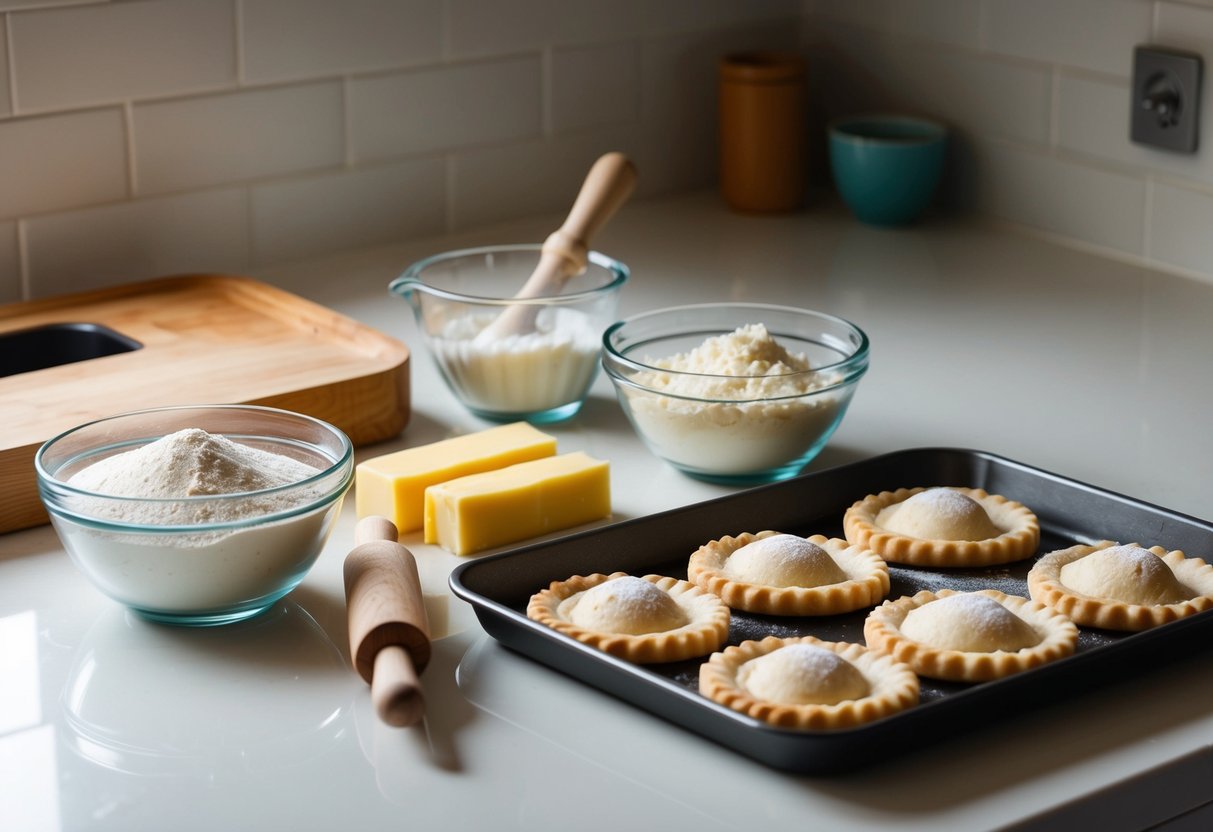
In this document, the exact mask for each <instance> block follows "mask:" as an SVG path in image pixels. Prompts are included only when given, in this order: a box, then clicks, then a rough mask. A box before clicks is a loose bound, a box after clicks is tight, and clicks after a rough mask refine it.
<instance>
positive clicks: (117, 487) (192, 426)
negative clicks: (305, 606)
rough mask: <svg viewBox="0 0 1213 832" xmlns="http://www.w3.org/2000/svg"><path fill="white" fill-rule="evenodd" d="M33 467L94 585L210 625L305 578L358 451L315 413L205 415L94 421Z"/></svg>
mask: <svg viewBox="0 0 1213 832" xmlns="http://www.w3.org/2000/svg"><path fill="white" fill-rule="evenodd" d="M34 465H35V468H36V471H37V476H38V489H39V494H40V496H41V497H42V502H43V505H45V506H46V510H47V512H48V513H49V514H50V518H51V523H52V524H53V525H54V528H55V531H56V532H57V533H58V535H59V539H60V540H61V541H62V542H63V546H64V548H65V549H67V552H68V554H69V555H70V556H71V558H72V560H73V561H74V562H75V564H76V565H77V566H78V567H79V568H80V570H81V571H82V572H83V573H84V574H85V576H87V577H88V578H89V579H90V580H91V581H92V582H93V584H94V585H96V587H97V588H98V589H100V590H101V591H102V592H103V593H105V594H106V595H108V596H109V597H111V598H113V599H114V600H116V601H118V602H120V603H122V604H125V605H126V606H128V607H130V608H131V609H133V610H135V611H136V612H138V613H140V614H141V615H143V616H144V617H146V618H150V619H152V620H156V621H161V622H165V623H172V624H183V625H192V626H212V625H217V624H226V623H230V622H233V621H240V620H243V619H245V618H249V617H251V616H254V615H257V614H258V613H261V612H264V611H265V610H267V609H269V607H270V606H272V605H273V604H274V602H276V601H277V600H278V599H280V598H282V597H283V596H284V595H286V594H287V593H288V592H290V591H291V590H292V589H294V588H295V587H296V586H297V585H298V584H299V582H300V581H302V580H303V577H304V576H305V575H306V574H307V572H308V570H309V569H310V568H311V567H312V564H313V563H315V561H316V558H317V557H319V555H320V551H321V549H322V548H323V547H324V543H325V541H326V540H327V539H328V536H329V533H330V532H331V531H332V528H333V524H334V522H335V520H336V517H337V514H338V513H339V511H340V509H341V502H342V499H343V498H344V496H345V493H346V492H347V491H348V490H349V487H350V483H351V482H352V480H353V470H354V452H353V447H352V446H351V444H350V440H349V438H348V437H346V435H345V434H344V433H342V432H341V431H340V430H338V429H337V428H335V427H333V426H332V425H330V424H328V423H326V422H322V421H320V420H319V419H313V418H311V417H310V416H304V415H301V414H298V413H291V412H289V411H285V410H277V409H274V408H268V407H255V406H250V405H208V406H187V407H168V408H160V409H155V410H144V411H138V412H135V413H126V414H122V415H119V416H112V417H109V418H106V419H100V420H97V421H94V422H89V423H87V424H84V425H81V426H79V427H76V428H73V429H71V430H69V431H66V432H64V433H61V434H60V435H58V436H56V437H55V438H53V439H51V440H49V441H47V442H46V443H45V444H44V445H43V446H42V447H41V448H40V449H39V450H38V453H37V454H36V456H35V459H34Z"/></svg>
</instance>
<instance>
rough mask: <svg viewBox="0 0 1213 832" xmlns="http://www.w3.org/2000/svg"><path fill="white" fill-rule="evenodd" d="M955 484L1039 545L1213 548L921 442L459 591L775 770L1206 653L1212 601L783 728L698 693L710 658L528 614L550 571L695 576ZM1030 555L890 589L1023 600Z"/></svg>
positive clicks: (835, 758)
mask: <svg viewBox="0 0 1213 832" xmlns="http://www.w3.org/2000/svg"><path fill="white" fill-rule="evenodd" d="M930 485H958V486H969V487H978V488H984V489H986V490H987V491H989V492H990V493H995V494H1001V495H1003V496H1005V497H1008V498H1010V499H1013V500H1018V501H1020V502H1022V503H1024V504H1025V505H1027V506H1028V507H1030V508H1031V509H1032V510H1033V511H1035V512H1036V515H1037V517H1038V518H1039V519H1040V526H1041V542H1040V548H1039V553H1044V552H1049V551H1052V550H1054V549H1059V548H1064V547H1067V546H1072V545H1074V544H1076V543H1093V542H1095V541H1098V540H1104V539H1108V540H1116V541H1120V542H1138V543H1141V544H1143V545H1147V546H1149V545H1156V544H1157V545H1162V546H1165V547H1166V548H1168V549H1181V550H1183V551H1184V552H1186V553H1187V554H1189V555H1190V556H1199V557H1205V559H1206V560H1208V559H1209V558H1208V553H1209V552H1213V524H1211V523H1208V522H1206V521H1203V520H1198V519H1196V518H1194V517H1189V516H1186V515H1183V514H1179V513H1177V512H1174V511H1170V510H1168V509H1165V508H1160V507H1158V506H1155V505H1150V504H1148V503H1144V502H1141V501H1139V500H1134V499H1131V498H1129V497H1125V496H1122V495H1120V494H1115V493H1112V492H1110V491H1106V490H1103V489H1100V488H1096V487H1094V486H1092V485H1088V484H1085V483H1082V482H1078V481H1075V480H1072V479H1068V478H1066V477H1063V476H1059V475H1057V474H1053V473H1049V472H1047V471H1042V470H1040V469H1037V468H1033V467H1030V466H1028V465H1024V464H1022V463H1019V462H1014V461H1012V460H1009V459H1005V458H1003V457H999V456H996V455H994V454H990V453H986V452H982V451H973V450H964V449H955V448H916V449H910V450H906V451H898V452H895V453H891V454H887V455H884V456H879V457H875V458H872V459H868V460H865V461H861V462H856V463H853V464H849V465H844V466H840V467H837V468H831V469H828V470H824V471H820V472H816V473H812V474H805V475H801V476H799V477H796V478H794V479H790V480H786V481H784V482H781V483H775V484H772V485H767V486H761V487H757V488H752V489H749V490H746V491H742V492H739V493H737V494H733V495H729V496H726V497H721V498H718V499H714V500H709V501H706V502H702V503H697V504H694V505H690V506H686V507H683V508H679V509H674V510H671V511H666V512H662V513H659V514H654V515H650V516H647V517H641V518H637V519H634V520H627V521H624V522H620V523H616V524H613V525H609V526H603V527H600V528H597V529H593V530H590V531H586V532H582V533H579V534H573V535H570V536H567V537H563V538H559V539H557V540H551V541H547V542H544V543H539V544H535V545H531V546H526V547H523V548H519V549H514V550H511V551H509V552H502V553H500V554H497V555H492V556H488V557H485V558H483V559H480V560H476V561H470V562H468V563H464V564H461V565H460V566H459V567H457V568H456V569H455V570H454V571H453V572H452V573H451V577H450V585H451V589H452V590H453V591H454V593H455V594H456V595H457V596H458V597H460V598H463V599H465V600H466V601H468V602H470V603H471V604H472V606H473V608H474V610H475V613H476V616H477V617H478V618H479V620H480V623H481V624H482V626H483V627H484V629H485V630H486V631H487V632H488V633H489V634H490V635H492V636H493V637H494V638H496V639H497V640H498V641H500V642H501V643H502V644H504V645H506V646H507V647H509V648H512V649H513V650H516V651H518V652H520V653H523V654H525V655H527V656H530V657H531V658H533V659H536V660H538V661H540V662H542V663H544V664H546V665H549V666H551V667H553V668H555V669H557V670H559V671H561V672H563V673H566V674H568V675H570V676H572V677H574V678H577V679H580V680H581V681H583V682H585V683H587V684H589V685H592V686H594V687H597V688H600V689H601V690H603V691H606V692H608V693H611V694H613V695H615V696H617V697H619V698H620V699H623V700H625V701H627V702H631V703H632V704H634V705H637V706H639V707H641V708H643V709H645V710H648V711H651V712H652V713H654V714H656V715H657V716H660V717H662V718H664V719H666V720H669V721H670V722H672V723H675V724H677V725H680V726H682V727H684V728H687V729H689V730H691V731H694V732H696V733H698V734H701V735H703V736H704V737H707V738H709V739H711V740H714V741H716V742H718V743H721V744H722V745H725V746H727V747H729V748H732V749H734V750H736V751H739V752H741V753H742V754H745V755H747V756H749V757H752V758H754V759H756V760H759V761H761V762H763V763H766V764H768V765H770V766H773V767H775V768H779V769H784V770H788V771H795V772H799V773H805V774H827V773H838V772H843V771H847V770H850V769H854V768H857V767H859V766H862V765H865V764H867V763H869V762H872V761H874V760H876V759H878V758H887V757H888V756H889V755H890V754H899V753H906V752H909V751H910V750H912V749H914V748H917V747H921V746H923V745H924V744H925V743H927V742H934V741H938V740H942V739H944V738H947V737H950V736H954V735H956V734H958V733H960V732H963V731H968V730H971V729H974V728H977V727H979V726H981V725H983V724H988V723H989V721H990V714H992V713H994V714H998V715H999V719H1000V721H1001V720H1002V719H1003V718H1005V717H1007V716H1009V715H1013V714H1016V713H1021V712H1023V711H1026V710H1028V709H1031V708H1033V707H1038V706H1040V705H1042V704H1047V703H1049V702H1052V701H1055V700H1057V699H1058V698H1061V697H1070V696H1072V695H1074V694H1077V693H1081V692H1082V691H1085V690H1090V689H1093V688H1097V687H1101V686H1104V685H1106V684H1109V683H1111V682H1113V681H1114V680H1115V679H1116V678H1117V677H1118V676H1123V674H1124V668H1125V667H1134V668H1137V669H1138V670H1140V669H1142V668H1146V669H1148V668H1149V667H1152V666H1157V665H1159V664H1162V663H1165V662H1167V661H1170V660H1172V659H1174V658H1176V657H1179V656H1181V655H1190V654H1191V652H1192V651H1193V650H1203V649H1207V648H1208V645H1209V644H1210V643H1211V639H1210V636H1211V635H1213V610H1211V611H1207V612H1203V613H1200V614H1198V615H1193V616H1189V617H1187V618H1184V619H1181V620H1179V621H1175V622H1172V623H1169V624H1166V625H1163V626H1161V627H1156V628H1154V629H1152V630H1147V631H1145V632H1141V633H1133V634H1129V633H1117V632H1112V631H1105V630H1095V629H1089V628H1085V627H1084V628H1080V633H1079V639H1078V649H1077V650H1076V652H1075V654H1074V655H1073V656H1070V657H1068V658H1066V659H1063V660H1060V661H1057V662H1054V663H1051V664H1047V665H1044V666H1042V667H1039V668H1035V669H1033V670H1029V671H1026V672H1023V673H1020V674H1018V675H1015V676H1011V677H1008V678H1006V679H1001V680H997V681H992V682H984V683H981V684H975V685H964V684H958V683H948V682H940V681H936V680H933V679H927V678H922V679H921V683H922V698H921V703H920V704H919V705H918V706H917V707H914V708H911V709H909V710H907V711H903V712H901V713H899V714H895V715H893V716H891V717H888V718H886V719H884V720H881V721H878V722H874V723H870V724H868V725H864V726H860V727H857V728H853V729H846V730H835V731H799V730H791V729H785V728H778V727H774V726H771V725H768V724H766V723H763V722H760V721H758V720H755V719H753V718H751V717H748V716H746V715H744V714H740V713H737V712H735V711H732V710H730V709H728V708H725V707H724V706H722V705H718V704H716V703H715V702H712V701H711V700H709V699H707V698H705V697H703V696H701V695H700V694H699V692H698V679H699V665H700V664H702V662H703V661H704V660H705V659H695V660H691V661H686V662H673V663H669V664H662V665H647V666H642V665H634V664H630V663H628V662H625V661H623V660H621V659H616V658H614V657H612V656H609V655H607V654H605V653H603V652H601V651H599V650H596V649H594V648H592V647H588V646H586V645H583V644H581V643H580V642H577V641H575V640H574V639H571V638H568V637H567V636H564V635H561V634H560V633H558V632H556V631H555V630H552V629H550V628H548V627H546V626H544V625H542V624H539V623H537V622H534V621H531V620H530V619H528V618H527V617H526V604H527V600H528V599H529V598H530V596H531V595H532V594H533V593H534V592H536V591H538V590H539V589H543V588H546V587H547V586H548V585H549V584H550V583H551V582H552V581H556V580H564V579H565V578H568V577H569V576H571V575H589V574H592V573H595V572H603V573H610V572H615V571H623V572H628V573H630V574H634V575H644V574H648V573H657V574H662V575H670V576H672V577H677V578H683V579H685V578H686V564H687V559H688V558H689V557H690V554H691V552H693V551H694V550H695V549H697V548H698V547H699V546H700V545H702V544H703V543H705V542H707V541H709V540H712V539H715V538H718V537H720V536H722V535H726V534H730V535H736V534H738V533H740V532H744V531H751V532H757V531H760V530H762V529H776V530H778V531H784V532H792V533H799V534H804V535H808V534H825V535H827V536H833V537H841V536H842V515H843V513H844V512H845V511H846V509H847V508H848V507H850V505H851V504H852V503H853V502H855V501H856V500H858V499H861V498H862V497H864V496H865V495H867V494H873V493H877V492H879V491H886V490H893V489H896V488H900V487H914V486H930ZM1034 560H1035V559H1034V558H1032V559H1028V560H1026V561H1023V562H1020V563H1017V564H1005V565H1000V566H995V567H987V568H980V569H947V570H945V569H921V568H909V567H899V566H897V565H893V564H891V565H890V567H889V572H890V577H891V581H892V589H891V591H890V593H889V597H890V598H897V597H899V596H902V595H913V594H914V593H915V592H917V591H919V590H922V589H930V590H933V591H934V590H939V589H956V590H960V591H966V590H974V589H982V588H993V589H997V590H1000V591H1002V592H1006V593H1009V594H1015V595H1022V596H1027V594H1028V591H1027V573H1028V570H1029V569H1030V568H1031V566H1032V563H1033V562H1034ZM866 615H867V610H862V611H859V612H855V613H848V614H846V615H839V616H829V617H822V618H799V617H797V618H782V617H775V616H761V615H753V614H750V613H745V612H740V611H734V612H733V618H732V622H731V624H730V627H729V644H738V643H740V642H741V641H744V640H746V639H753V638H762V637H763V636H766V635H776V636H780V637H788V636H796V635H815V636H818V637H819V638H823V639H826V640H829V641H853V642H859V643H863V621H864V618H865V617H866Z"/></svg>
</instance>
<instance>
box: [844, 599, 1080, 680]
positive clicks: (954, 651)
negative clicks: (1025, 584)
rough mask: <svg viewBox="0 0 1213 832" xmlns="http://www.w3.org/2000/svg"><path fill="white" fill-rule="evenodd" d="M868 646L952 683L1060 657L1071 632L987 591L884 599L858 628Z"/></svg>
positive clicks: (1068, 624)
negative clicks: (892, 599)
mask: <svg viewBox="0 0 1213 832" xmlns="http://www.w3.org/2000/svg"><path fill="white" fill-rule="evenodd" d="M863 635H864V640H865V641H866V642H867V645H868V647H870V648H871V649H873V650H877V651H880V652H882V653H888V654H889V655H891V656H893V658H895V659H897V660H898V661H902V662H905V663H906V664H908V665H909V666H910V667H912V668H913V669H914V672H915V673H918V674H919V675H920V676H929V677H931V678H932V679H946V680H948V681H952V682H986V681H989V680H991V679H1001V678H1003V677H1004V676H1010V675H1012V674H1015V673H1019V672H1021V671H1024V670H1028V669H1030V668H1033V667H1038V666H1040V665H1042V664H1045V663H1046V662H1051V661H1054V660H1056V659H1060V658H1064V657H1065V656H1069V655H1070V654H1071V653H1073V652H1074V648H1075V646H1076V645H1077V644H1078V628H1077V627H1076V626H1074V622H1072V621H1070V619H1068V618H1066V617H1065V616H1064V615H1061V614H1060V613H1058V612H1056V611H1054V610H1052V609H1050V608H1048V607H1046V606H1045V605H1044V604H1041V603H1039V602H1037V601H1029V600H1028V599H1027V598H1020V597H1019V596H1018V595H1004V594H1003V593H1001V592H998V591H997V590H993V589H983V590H979V591H977V592H953V591H952V590H950V589H941V590H940V591H939V592H938V593H935V592H930V591H928V590H923V591H922V592H919V593H918V594H916V595H914V596H912V597H902V598H898V599H897V600H896V601H885V602H884V603H883V604H881V605H880V606H879V607H877V608H876V609H874V610H872V612H870V613H869V614H868V618H867V620H866V621H864V624H863Z"/></svg>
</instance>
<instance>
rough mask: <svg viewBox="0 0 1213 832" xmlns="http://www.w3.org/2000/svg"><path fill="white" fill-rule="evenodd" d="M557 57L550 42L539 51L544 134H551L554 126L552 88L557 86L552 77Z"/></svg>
mask: <svg viewBox="0 0 1213 832" xmlns="http://www.w3.org/2000/svg"><path fill="white" fill-rule="evenodd" d="M554 63H555V58H554V57H553V55H552V46H551V44H548V45H547V46H544V47H543V48H542V49H541V50H540V51H539V126H540V130H541V132H542V134H543V135H544V136H551V135H552V131H553V126H552V122H553V119H552V109H553V105H552V88H553V87H554V86H555V83H554V80H553V78H552V65H553V64H554Z"/></svg>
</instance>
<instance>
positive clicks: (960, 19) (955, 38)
mask: <svg viewBox="0 0 1213 832" xmlns="http://www.w3.org/2000/svg"><path fill="white" fill-rule="evenodd" d="M891 25H892V30H893V33H894V34H896V35H899V36H909V37H913V38H923V39H925V40H934V41H939V42H940V43H949V44H952V45H954V46H963V47H967V48H970V49H976V48H978V47H979V46H980V45H981V4H980V3H975V2H973V0H897V2H896V3H894V4H893V19H892V24H891Z"/></svg>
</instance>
